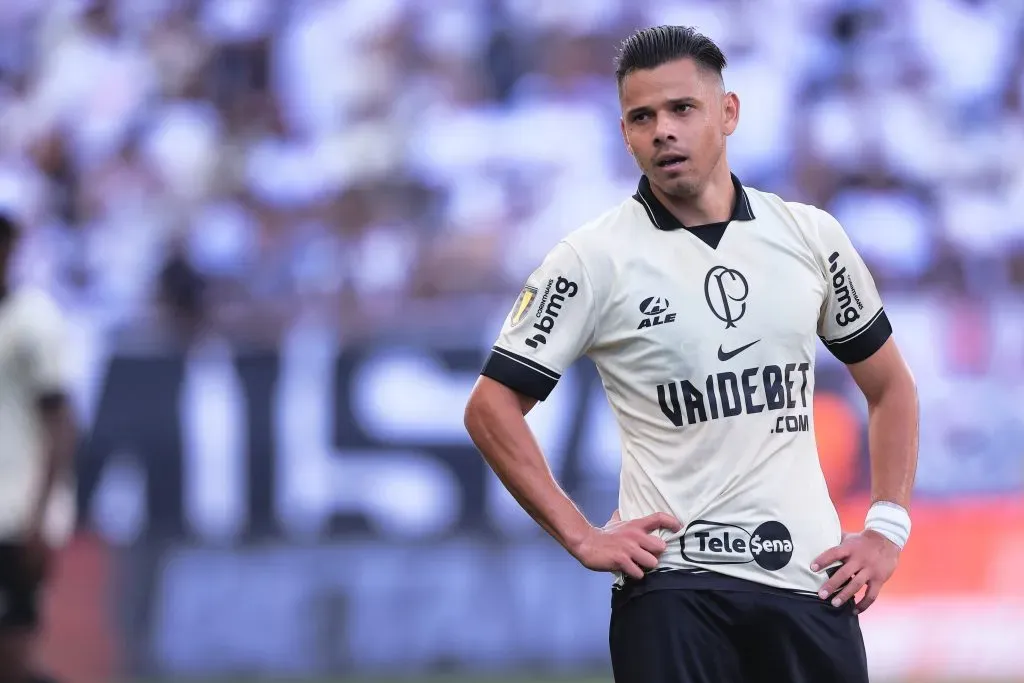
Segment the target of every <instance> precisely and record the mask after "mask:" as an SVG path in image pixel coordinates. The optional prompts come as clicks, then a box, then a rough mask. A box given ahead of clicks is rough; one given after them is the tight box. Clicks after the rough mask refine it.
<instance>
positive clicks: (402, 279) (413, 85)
mask: <svg viewBox="0 0 1024 683" xmlns="http://www.w3.org/2000/svg"><path fill="white" fill-rule="evenodd" d="M556 5H557V6H556ZM1022 17H1024V6H1021V5H1020V4H1019V3H1012V2H1010V3H1008V2H996V1H994V0H991V1H981V0H978V1H974V0H936V1H935V2H927V3H922V2H912V1H911V0H897V1H895V2H877V1H869V0H863V1H860V2H856V3H843V2H838V1H837V0H801V1H800V2H786V1H783V0H771V1H770V2H769V1H764V2H760V1H759V2H748V1H744V0H729V1H728V2H707V1H705V0H690V1H688V2H680V3H663V2H657V1H655V0H645V1H644V2H637V3H632V4H630V3H621V2H616V1H613V0H605V1H602V2H600V3H593V2H591V3H574V2H566V3H556V4H555V5H552V4H551V3H544V2H534V1H530V0H444V1H443V2H441V1H439V2H436V3H431V4H425V3H422V2H416V1H414V0H387V1H381V0H304V1H302V2H292V3H286V2H282V1H280V0H188V1H185V0H160V1H154V2H150V3H134V2H127V1H125V0H120V1H116V2H115V1H114V0H76V1H75V2H71V1H64V0H49V1H47V2H35V3H32V2H24V1H21V2H14V3H5V4H4V6H3V9H0V34H2V36H3V37H4V38H5V39H7V42H6V43H5V48H4V49H0V72H2V73H3V74H5V78H4V83H3V88H2V89H0V117H2V120H3V123H4V125H3V126H2V127H0V201H2V202H3V203H5V204H6V205H8V206H10V207H12V208H13V209H15V210H17V211H18V213H19V215H22V216H23V217H24V219H25V221H26V224H27V225H28V227H29V231H30V232H33V230H36V229H38V230H43V229H44V228H45V230H44V231H43V232H38V230H36V232H38V236H37V238H35V239H36V241H35V242H34V243H35V244H36V247H35V249H36V250H37V251H36V252H34V253H36V255H37V256H36V257H34V258H36V260H37V261H38V262H39V263H40V264H43V263H45V264H49V265H45V266H44V265H37V266H35V267H33V268H32V270H33V272H34V277H36V278H41V279H43V280H45V281H47V282H49V284H50V285H51V286H52V287H54V288H55V289H62V290H64V291H65V293H66V297H70V299H71V300H73V301H75V302H77V303H75V304H74V305H82V306H94V307H95V306H100V307H102V309H103V311H104V314H103V315H104V316H105V318H106V319H108V321H119V322H120V323H122V324H131V322H132V321H133V320H137V321H143V320H145V319H147V318H148V317H149V315H150V313H152V311H149V310H147V308H151V307H152V306H154V305H158V302H159V301H162V300H163V299H160V297H158V296H156V293H157V292H161V291H164V288H165V287H166V286H167V283H166V282H163V280H162V278H165V276H167V277H171V275H170V274H174V275H173V277H172V278H171V279H172V280H174V281H175V282H179V280H180V281H182V282H183V281H184V279H187V278H186V276H185V275H184V273H186V272H190V273H191V272H192V271H189V270H187V269H186V268H185V263H187V262H188V263H192V264H193V265H192V266H190V268H193V269H194V270H195V271H196V272H197V273H199V274H201V275H196V276H195V277H197V278H200V277H201V278H202V279H203V281H205V282H207V283H208V287H209V288H210V289H209V292H210V294H211V295H210V298H209V299H208V302H207V303H208V305H209V306H210V307H211V308H210V311H209V314H210V316H211V317H212V319H215V320H222V319H227V318H230V319H243V318H247V317H248V318H250V319H255V318H260V317H261V316H262V315H263V314H264V313H265V312H266V311H267V310H268V307H270V308H274V307H277V309H276V310H278V311H279V314H275V316H276V317H277V318H278V319H279V322H280V323H281V324H286V323H287V320H288V319H289V316H301V315H304V314H305V312H306V311H308V310H310V307H314V308H316V309H317V310H322V311H329V312H330V315H329V319H332V320H334V321H336V322H337V323H339V324H341V325H343V326H344V327H346V328H348V329H355V328H359V329H363V330H364V331H371V330H372V329H375V328H379V329H386V328H390V327H393V326H395V325H396V324H398V323H399V322H400V321H401V320H408V321H416V320H424V319H430V317H431V316H426V317H424V316H420V315H418V314H416V312H415V311H416V310H417V308H418V307H427V308H425V309H423V310H436V309H435V308H434V307H436V306H438V305H441V306H443V307H447V310H450V311H458V310H460V306H462V305H464V302H465V301H466V300H467V298H470V297H477V296H480V295H481V294H484V293H490V294H492V295H496V296H501V297H504V298H508V297H509V296H513V295H514V292H515V290H516V289H517V288H518V286H519V282H520V281H521V280H522V278H523V277H524V276H525V275H526V274H527V273H528V272H529V271H530V270H531V269H532V268H533V267H534V266H535V265H536V263H537V260H538V259H539V258H540V256H541V255H542V254H543V253H545V252H546V251H547V249H548V248H549V247H550V245H551V244H552V243H553V242H554V241H555V240H557V239H558V238H559V237H560V236H562V235H563V234H565V233H566V232H568V231H569V230H572V229H573V228H575V227H577V226H578V225H579V224H580V223H581V222H583V221H584V220H586V219H587V218H589V217H591V216H593V215H595V214H596V213H598V212H600V211H601V210H603V209H605V208H607V207H609V206H611V205H612V204H614V203H616V202H618V201H620V200H621V199H622V197H623V196H624V195H626V194H629V193H631V192H632V187H633V186H634V184H635V182H636V174H637V169H636V167H635V165H634V164H633V162H632V160H631V159H630V158H629V156H628V154H626V153H625V152H624V150H623V146H622V143H621V139H620V135H619V132H618V126H617V120H616V119H617V113H618V111H617V100H616V93H615V87H614V82H613V74H612V73H611V71H612V60H613V57H614V51H615V46H616V42H617V41H618V40H619V39H621V38H622V37H624V36H625V35H626V34H627V33H628V32H629V31H630V30H631V29H633V28H634V27H635V26H636V25H638V24H643V23H655V22H686V23H695V24H697V25H698V26H699V27H700V28H702V29H704V30H706V31H707V32H709V33H710V34H711V35H712V36H713V37H714V38H716V39H717V40H718V41H719V42H720V43H721V44H722V46H723V47H724V49H725V50H726V53H727V55H728V57H729V59H730V66H729V68H728V69H727V71H726V81H727V86H728V87H729V88H730V89H733V90H735V91H737V92H738V93H739V95H740V98H741V102H742V112H743V113H742V123H741V125H740V128H739V130H738V131H737V133H736V135H734V136H733V138H732V139H731V140H730V143H729V144H730V153H731V156H732V158H733V160H734V164H735V166H736V169H735V170H736V172H737V174H738V175H740V177H741V178H743V179H744V180H745V181H746V182H748V183H750V184H752V185H757V186H761V187H764V188H765V189H768V190H771V191H777V192H779V193H782V194H784V195H786V196H787V197H790V198H792V199H796V200H801V201H809V202H814V203H817V204H820V205H823V206H826V207H828V208H829V209H830V210H832V211H833V212H834V213H835V214H836V215H837V216H838V217H839V218H840V220H841V221H842V222H843V223H844V225H845V226H846V227H847V229H848V230H849V232H850V234H851V237H852V238H853V239H854V240H855V241H856V242H857V243H858V246H859V247H860V248H861V250H862V252H863V253H864V254H865V257H866V258H867V259H868V261H869V264H870V265H871V267H872V268H873V269H875V271H876V272H877V274H878V277H879V280H880V283H881V284H882V285H883V286H884V287H886V288H891V289H890V291H893V292H922V291H925V292H926V291H932V290H934V291H938V290H937V289H936V288H941V289H942V290H943V291H948V290H950V289H956V290H963V291H970V292H974V293H979V292H990V291H992V290H993V288H995V289H996V290H998V291H1003V290H1002V289H1000V288H1007V287H1020V286H1021V285H1022V284H1024V239H1022V237H1021V235H1022V234H1024V221H1022V219H1020V218H1019V217H1020V216H1022V215H1024V211H1022V209H1024V170H1022V169H1024V165H1022V164H1020V162H1019V160H1020V159H1021V158H1024V105H1022V99H1024V96H1022V95H1021V90H1022V88H1024V85H1022V83H1024V49H1022V45H1024V42H1022V41H1021V40H1020V37H1021V35H1024V33H1022V29H1021V26H1024V23H1022V21H1024V19H1022ZM766 21H771V22H772V25H773V31H772V32H770V33H768V32H764V31H761V30H758V29H759V27H760V26H761V25H762V24H763V23H764V22H766ZM950 25H956V26H958V27H959V28H958V31H960V32H961V33H962V36H961V37H963V36H967V38H964V40H967V39H968V38H969V42H970V44H971V45H974V46H976V47H975V48H972V49H971V50H969V51H968V52H969V54H965V53H964V51H963V49H962V48H961V47H960V46H961V45H963V44H964V43H963V42H962V41H959V40H958V41H949V40H946V39H945V36H946V35H947V31H948V27H949V26H950ZM27 54H33V55H35V57H34V58H32V59H29V58H27V57H26V55H27ZM173 225H186V226H189V227H188V231H187V237H182V238H180V240H183V241H182V242H180V243H178V246H177V247H176V249H177V250H178V251H173V250H172V251H168V249H169V247H168V246H167V245H168V238H167V235H168V231H169V230H170V229H171V227H170V226H173ZM44 234H46V235H49V237H43V235H44ZM178 239H179V238H175V240H178ZM172 241H174V240H172ZM61 245H64V246H61ZM76 245H77V246H76ZM40 250H41V251H40ZM44 252H45V253H44ZM169 254H176V256H175V257H174V258H175V259H179V260H177V261H175V260H174V259H172V258H171V257H170V256H169ZM165 264H173V267H172V268H170V270H169V271H167V272H165V270H164V265H165ZM189 277H192V276H191V275H190V276H189ZM162 282H163V284H161V283H162ZM177 286H178V287H180V288H183V289H181V291H179V294H181V292H188V291H192V290H191V287H192V285H188V286H186V285H184V284H181V283H180V282H179V284H178V285H177ZM190 296H191V295H190ZM384 296H386V297H387V298H388V300H389V301H390V302H391V303H390V304H389V305H387V306H383V305H382V303H381V302H382V299H381V297H384ZM173 298H174V297H172V299H173ZM190 300H191V299H190ZM332 302H333V303H332ZM189 305H190V306H191V305H192V304H189ZM369 310H372V311H373V314H369V313H367V311H369ZM389 311H390V313H389ZM435 314H436V313H434V314H431V315H435ZM353 316H354V317H353ZM414 324H418V323H414Z"/></svg>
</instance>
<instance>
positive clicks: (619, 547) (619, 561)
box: [573, 510, 683, 579]
mask: <svg viewBox="0 0 1024 683" xmlns="http://www.w3.org/2000/svg"><path fill="white" fill-rule="evenodd" d="M682 528H683V527H682V524H680V523H679V520H677V519H675V518H674V517H672V516H671V515H668V514H666V513H664V512H656V513H654V514H653V515H648V516H646V517H641V518H640V519H634V520H630V521H628V522H623V521H622V520H621V519H620V518H619V511H618V510H616V511H615V513H614V514H613V515H612V518H611V519H610V520H608V523H607V524H605V525H604V526H603V527H601V528H598V527H592V528H591V529H590V533H589V534H587V536H586V537H585V538H584V539H583V541H582V542H581V543H580V544H579V547H578V548H577V549H576V552H574V553H573V555H575V557H576V559H577V560H579V562H580V564H582V565H583V566H584V567H586V568H587V569H591V570H593V571H598V572H622V573H624V574H625V575H626V576H629V577H631V578H634V579H642V578H643V577H644V570H647V569H654V568H655V567H657V566H658V558H659V557H660V556H661V554H662V553H663V552H665V541H663V540H661V539H660V538H658V537H657V536H653V535H652V534H653V533H654V532H655V531H657V530H658V529H668V530H669V531H672V532H677V531H679V530H680V529H682Z"/></svg>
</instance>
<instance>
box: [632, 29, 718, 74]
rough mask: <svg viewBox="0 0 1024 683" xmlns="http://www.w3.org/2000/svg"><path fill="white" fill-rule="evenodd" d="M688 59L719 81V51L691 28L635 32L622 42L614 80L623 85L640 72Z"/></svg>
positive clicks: (710, 41) (709, 40)
mask: <svg viewBox="0 0 1024 683" xmlns="http://www.w3.org/2000/svg"><path fill="white" fill-rule="evenodd" d="M687 57H689V58H690V59H693V60H694V61H695V62H697V65H698V66H700V67H701V68H703V69H706V70H707V71H710V72H712V73H714V74H715V75H717V76H718V77H719V79H721V77H722V70H723V69H725V66H726V59H725V55H724V54H722V50H721V49H720V48H719V47H718V45H716V44H715V41H713V40H711V39H710V38H708V37H707V36H705V35H704V34H702V33H699V32H698V31H697V29H695V28H693V27H692V26H652V27H650V28H645V29H641V30H639V31H637V32H636V33H634V34H633V35H631V36H629V37H628V38H626V39H625V40H624V41H622V45H621V46H620V47H619V54H618V57H617V58H616V60H615V80H616V82H617V83H618V85H619V87H620V88H621V87H622V81H623V80H624V79H625V78H626V76H628V75H629V74H631V73H632V72H634V71H637V70H639V69H654V68H656V67H659V66H661V65H662V64H666V63H668V62H674V61H675V60H677V59H685V58H687Z"/></svg>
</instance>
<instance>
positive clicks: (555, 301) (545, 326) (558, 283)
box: [526, 276, 580, 349]
mask: <svg viewBox="0 0 1024 683" xmlns="http://www.w3.org/2000/svg"><path fill="white" fill-rule="evenodd" d="M552 285H553V286H554V291H553V292H552V291H551V289H552ZM579 290H580V288H579V285H577V284H576V283H575V282H573V281H572V280H567V279H566V278H564V277H561V276H559V277H558V278H556V279H554V280H548V284H547V286H546V287H545V288H544V296H543V298H542V299H541V300H540V305H539V306H538V307H537V314H536V317H537V318H540V320H539V321H538V322H535V323H534V324H533V329H535V330H539V331H540V334H535V335H533V336H532V337H531V338H529V339H527V340H526V345H527V346H529V347H530V348H532V349H536V348H540V345H541V344H547V343H548V336H550V334H551V333H552V332H553V331H554V329H555V321H556V320H558V314H559V311H561V310H562V304H563V303H565V300H566V299H567V298H568V299H571V298H573V297H574V296H576V294H577V293H579Z"/></svg>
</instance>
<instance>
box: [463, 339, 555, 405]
mask: <svg viewBox="0 0 1024 683" xmlns="http://www.w3.org/2000/svg"><path fill="white" fill-rule="evenodd" d="M480 374H482V375H484V376H485V377H490V378H491V379H493V380H494V381H495V382H500V383H501V384H504V385H505V386H507V387H508V388H509V389H512V390H514V391H518V392H519V393H520V394H524V395H526V396H529V397H530V398H535V399H537V400H538V401H543V400H544V399H546V398H547V397H548V394H550V393H551V390H552V389H554V388H555V385H556V384H558V380H559V379H561V377H562V376H561V375H560V374H559V373H557V372H554V371H553V370H549V369H547V368H546V367H544V366H543V365H541V364H540V363H538V362H536V361H532V360H530V359H529V358H524V357H523V356H520V355H519V354H518V353H513V352H512V351H509V350H508V349H503V348H500V347H498V346H495V347H493V348H492V349H491V353H490V355H489V356H488V357H487V361H486V362H485V363H484V368H483V370H482V371H481V372H480Z"/></svg>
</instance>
